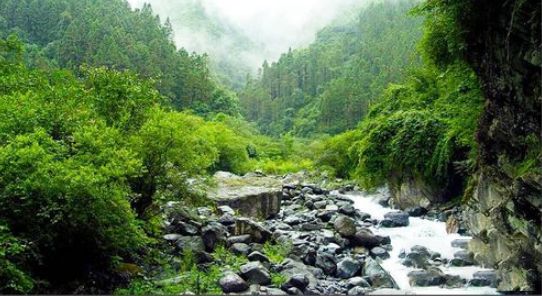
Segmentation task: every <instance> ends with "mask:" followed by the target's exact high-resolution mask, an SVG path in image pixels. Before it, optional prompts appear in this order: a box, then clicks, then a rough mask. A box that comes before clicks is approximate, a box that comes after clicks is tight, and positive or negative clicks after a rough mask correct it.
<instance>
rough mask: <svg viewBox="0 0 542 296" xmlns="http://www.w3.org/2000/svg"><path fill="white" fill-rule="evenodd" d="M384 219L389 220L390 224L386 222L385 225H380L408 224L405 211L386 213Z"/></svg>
mask: <svg viewBox="0 0 542 296" xmlns="http://www.w3.org/2000/svg"><path fill="white" fill-rule="evenodd" d="M384 220H385V221H391V224H390V225H389V226H388V225H387V224H386V225H384V224H382V226H384V227H403V226H408V225H409V217H408V214H407V213H405V212H390V213H386V214H385V215H384ZM384 220H383V222H384ZM386 223H387V222H386Z"/></svg>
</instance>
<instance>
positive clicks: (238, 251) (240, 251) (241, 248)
mask: <svg viewBox="0 0 542 296" xmlns="http://www.w3.org/2000/svg"><path fill="white" fill-rule="evenodd" d="M230 251H231V252H232V253H234V254H235V255H244V256H246V255H248V253H249V252H250V247H249V246H248V245H247V244H243V243H236V244H233V245H231V247H230Z"/></svg>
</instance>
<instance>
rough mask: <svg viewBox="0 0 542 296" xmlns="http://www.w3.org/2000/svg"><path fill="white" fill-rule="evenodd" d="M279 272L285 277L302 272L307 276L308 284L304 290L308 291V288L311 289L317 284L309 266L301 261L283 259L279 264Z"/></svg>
mask: <svg viewBox="0 0 542 296" xmlns="http://www.w3.org/2000/svg"><path fill="white" fill-rule="evenodd" d="M280 273H281V274H282V275H284V276H285V277H286V278H290V277H292V276H294V275H296V274H303V275H305V276H307V278H308V279H309V286H308V287H307V289H306V291H308V290H309V289H311V290H312V289H313V288H315V287H316V286H317V284H318V280H317V279H316V277H315V276H314V275H313V274H312V272H311V271H310V267H309V266H307V265H305V264H303V263H301V262H298V261H294V260H292V259H286V260H284V262H283V263H282V264H281V270H280Z"/></svg>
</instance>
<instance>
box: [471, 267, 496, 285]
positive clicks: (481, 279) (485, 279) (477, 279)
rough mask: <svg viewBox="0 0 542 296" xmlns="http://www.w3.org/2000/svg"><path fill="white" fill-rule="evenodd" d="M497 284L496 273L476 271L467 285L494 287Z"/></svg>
mask: <svg viewBox="0 0 542 296" xmlns="http://www.w3.org/2000/svg"><path fill="white" fill-rule="evenodd" d="M497 284H498V281H497V273H496V272H495V271H493V270H490V271H477V272H475V273H474V274H473V278H472V279H470V280H469V284H468V285H469V286H472V287H492V288H496V287H497Z"/></svg>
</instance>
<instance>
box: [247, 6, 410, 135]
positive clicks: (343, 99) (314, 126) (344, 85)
mask: <svg viewBox="0 0 542 296" xmlns="http://www.w3.org/2000/svg"><path fill="white" fill-rule="evenodd" d="M414 4H415V2H411V1H399V2H398V3H397V4H394V5H389V3H379V4H372V5H370V6H369V7H367V8H366V9H364V10H362V11H361V13H359V14H354V15H352V16H347V17H345V18H341V19H340V20H337V21H336V24H333V25H331V26H329V27H326V28H324V29H323V30H321V31H320V32H319V33H318V35H317V37H316V41H315V42H314V43H313V44H311V45H310V46H309V47H308V48H306V49H297V50H291V51H290V52H288V53H285V54H283V55H282V57H281V58H280V59H279V60H278V61H277V62H273V63H271V64H269V63H268V62H267V61H266V62H265V63H264V64H263V66H262V68H261V70H260V74H259V76H258V77H256V79H251V80H249V81H248V83H247V86H246V87H245V89H244V90H243V91H242V92H241V93H240V101H241V106H242V107H243V111H244V114H245V116H246V118H247V119H248V120H250V121H254V122H257V123H258V127H259V128H260V130H261V131H262V132H264V133H265V134H269V135H274V136H279V135H281V134H286V133H289V132H291V133H293V134H295V135H299V136H303V137H307V136H311V135H315V134H337V133H340V132H343V131H346V130H349V129H352V128H355V127H356V126H357V124H358V122H359V121H360V119H361V118H362V117H363V116H364V115H365V114H366V113H367V112H368V109H369V106H370V105H371V103H372V102H374V100H375V99H376V98H377V97H378V96H379V95H380V93H381V92H382V90H383V89H384V88H385V87H386V86H387V85H388V84H389V83H391V82H399V81H401V79H402V78H404V77H405V75H406V73H407V72H408V70H409V68H410V67H413V66H415V65H417V64H419V57H418V56H417V54H416V52H415V45H416V43H417V41H418V39H419V38H420V35H421V29H420V28H421V19H420V18H419V17H417V18H415V17H410V16H408V15H407V12H408V11H409V9H411V8H412V7H413V6H414ZM384 52H385V53H386V54H385V55H383V54H382V53H384Z"/></svg>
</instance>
